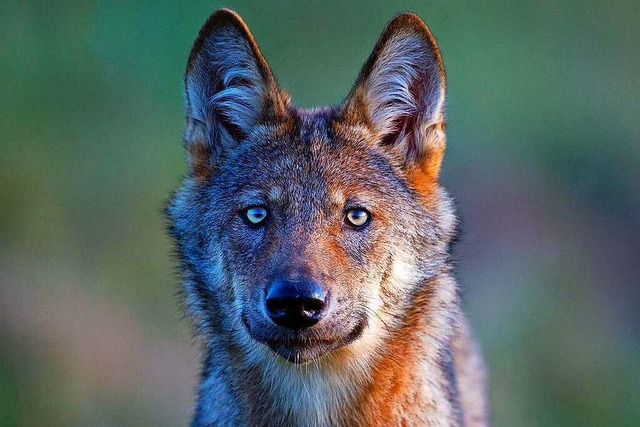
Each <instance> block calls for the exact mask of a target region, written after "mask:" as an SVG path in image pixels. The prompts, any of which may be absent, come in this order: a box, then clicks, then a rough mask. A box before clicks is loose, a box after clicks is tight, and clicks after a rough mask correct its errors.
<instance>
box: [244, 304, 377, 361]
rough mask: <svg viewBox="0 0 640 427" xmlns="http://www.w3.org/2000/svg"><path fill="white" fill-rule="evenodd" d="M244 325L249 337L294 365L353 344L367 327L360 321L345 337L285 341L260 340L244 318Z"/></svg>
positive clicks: (286, 339) (363, 320) (364, 320)
mask: <svg viewBox="0 0 640 427" xmlns="http://www.w3.org/2000/svg"><path fill="white" fill-rule="evenodd" d="M242 323H243V324H244V327H245V328H246V330H247V332H248V333H249V335H250V336H251V337H252V338H253V339H254V340H256V341H257V342H259V343H261V344H264V345H266V346H267V347H268V348H269V349H270V350H271V351H272V352H273V353H275V354H276V355H278V356H279V357H282V358H283V359H285V360H287V361H288V362H291V363H294V364H303V363H307V362H309V361H311V360H314V359H317V358H318V357H320V356H322V355H324V354H326V353H328V352H330V351H333V350H336V349H338V348H340V347H344V346H345V345H348V344H351V343H352V342H354V341H355V340H357V339H358V338H360V337H361V336H362V334H363V333H364V330H365V328H366V327H367V321H366V319H362V320H360V321H359V322H358V323H357V324H356V326H355V327H354V328H353V329H352V330H351V331H350V332H349V333H348V334H347V335H345V336H344V337H341V338H337V339H335V340H326V339H318V338H306V337H287V338H283V339H273V340H269V339H267V340H260V339H257V338H256V337H255V336H254V335H253V333H252V332H251V328H250V327H249V322H248V321H247V319H246V318H245V316H244V315H243V316H242Z"/></svg>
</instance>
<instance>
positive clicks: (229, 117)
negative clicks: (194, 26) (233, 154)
mask: <svg viewBox="0 0 640 427" xmlns="http://www.w3.org/2000/svg"><path fill="white" fill-rule="evenodd" d="M184 80H185V103H186V116H187V128H186V131H185V145H186V147H187V151H188V154H189V163H190V167H191V171H192V173H193V174H194V175H197V176H204V177H206V176H208V175H210V174H211V172H212V170H213V168H215V166H216V164H218V163H219V161H220V159H221V158H222V157H223V156H224V154H225V152H226V151H227V150H228V149H230V148H232V147H234V146H235V145H237V144H238V143H239V142H240V141H242V140H243V139H244V138H245V137H246V136H247V135H248V134H249V133H250V132H251V130H252V129H253V128H254V126H256V125H257V124H261V123H268V122H270V121H276V120H277V118H278V116H279V115H282V114H283V112H284V111H285V109H286V108H287V104H288V97H287V96H286V94H285V93H284V92H281V91H280V90H279V88H278V85H277V83H276V81H275V78H274V77H273V74H272V73H271V70H270V69H269V66H268V65H267V62H266V61H265V59H264V57H263V56H262V54H261V52H260V49H259V48H258V45H257V43H256V42H255V40H254V39H253V36H252V35H251V32H250V31H249V29H248V28H247V25H246V24H245V23H244V21H243V20H242V18H240V16H239V15H238V14H236V13H235V12H233V11H231V10H229V9H219V10H217V11H216V12H214V13H213V14H212V15H211V16H210V17H209V19H208V20H207V22H205V24H204V25H203V26H202V28H201V29H200V33H199V34H198V38H197V39H196V41H195V42H194V44H193V47H192V49H191V54H190V55H189V61H188V63H187V72H186V75H185V79H184Z"/></svg>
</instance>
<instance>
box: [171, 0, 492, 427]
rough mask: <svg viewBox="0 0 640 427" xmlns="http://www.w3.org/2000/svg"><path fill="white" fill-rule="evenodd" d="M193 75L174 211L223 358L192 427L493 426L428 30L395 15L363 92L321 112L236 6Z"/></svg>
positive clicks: (187, 285) (186, 282)
mask: <svg viewBox="0 0 640 427" xmlns="http://www.w3.org/2000/svg"><path fill="white" fill-rule="evenodd" d="M184 83H185V104H186V130H185V133H184V145H185V148H186V153H187V159H188V161H187V163H188V172H187V174H186V176H185V177H184V180H183V182H182V184H181V186H180V188H179V189H178V190H177V191H176V192H175V193H174V194H173V196H172V198H171V200H170V201H169V203H168V205H167V209H166V211H167V216H168V222H169V230H170V234H171V236H172V237H173V239H174V241H175V245H176V252H177V255H178V259H179V270H180V272H181V280H182V281H183V286H182V287H181V289H182V295H183V296H184V306H185V310H186V313H187V314H188V315H189V317H190V318H191V319H192V320H193V324H194V327H195V331H196V333H197V334H198V336H200V337H201V341H202V346H203V350H204V351H203V368H202V377H201V382H200V385H199V392H198V399H197V404H196V408H195V415H194V417H193V421H192V425H193V426H214V425H215V426H217V425H224V426H226V425H229V426H400V425H404V426H409V425H419V426H462V425H466V426H485V425H488V422H489V421H488V415H487V403H486V386H485V368H484V364H483V360H482V356H481V353H480V351H479V348H478V345H477V344H476V341H475V340H474V338H473V336H472V333H471V330H470V328H469V325H468V323H467V320H466V318H465V316H464V314H463V312H462V310H461V303H460V295H459V290H458V286H457V285H456V282H455V280H454V278H453V275H452V262H451V256H450V249H451V245H452V242H453V240H454V238H455V236H456V231H457V222H456V218H455V214H454V207H453V203H452V200H451V198H450V197H449V196H448V195H447V193H446V192H445V190H444V189H443V187H442V186H441V184H440V182H439V179H438V175H439V171H440V165H441V162H442V158H443V153H444V149H445V88H446V78H445V71H444V66H443V62H442V58H441V54H440V51H439V49H438V46H437V44H436V40H435V39H434V37H433V35H432V34H431V32H430V31H429V29H428V28H427V26H426V25H425V24H424V22H423V21H422V20H421V19H420V18H419V17H418V16H417V15H415V14H412V13H402V14H399V15H398V16H396V17H395V18H393V19H392V20H391V21H390V22H389V23H388V25H387V26H386V28H385V29H384V31H383V33H382V35H381V36H380V38H379V40H378V42H377V44H376V45H375V48H374V49H373V53H372V54H371V55H370V56H369V58H368V59H367V60H366V62H365V64H364V66H363V68H362V71H361V72H360V74H359V76H358V77H357V79H356V82H355V85H354V86H353V88H352V89H351V92H350V93H349V94H348V96H347V97H346V99H345V100H344V101H343V102H342V103H341V104H339V105H334V106H329V107H322V108H313V109H303V108H297V107H295V106H294V105H292V103H291V101H290V97H289V95H288V94H287V93H286V92H285V91H284V90H283V89H281V88H280V86H279V85H278V83H277V81H276V79H275V77H274V75H273V73H272V72H271V69H270V68H269V65H268V64H267V62H266V61H265V58H264V56H263V55H262V54H261V52H260V49H259V48H258V45H257V43H256V41H255V40H254V38H253V36H252V34H251V32H250V31H249V29H248V27H247V25H246V24H245V23H244V21H243V20H242V19H241V18H240V16H239V15H237V14H236V13H235V12H233V11H231V10H227V9H221V10H218V11H216V12H214V13H213V14H212V15H211V16H210V17H209V19H208V20H207V21H206V22H205V24H204V26H203V27H202V29H201V30H200V32H199V35H198V37H197V39H196V40H195V43H194V44H193V47H192V49H191V53H190V55H189V59H188V63H187V69H186V76H185V79H184Z"/></svg>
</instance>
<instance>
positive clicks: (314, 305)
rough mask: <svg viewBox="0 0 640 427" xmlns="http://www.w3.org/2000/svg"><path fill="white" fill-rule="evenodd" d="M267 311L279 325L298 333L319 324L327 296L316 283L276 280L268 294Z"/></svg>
mask: <svg viewBox="0 0 640 427" xmlns="http://www.w3.org/2000/svg"><path fill="white" fill-rule="evenodd" d="M266 302H267V311H268V312H269V316H270V317H271V320H273V322H274V323H275V324H277V325H280V326H282V327H284V328H287V329H292V330H294V331H297V330H299V329H304V328H308V327H310V326H312V325H314V324H316V323H317V322H318V320H320V318H321V317H322V313H323V312H324V309H325V307H326V305H327V296H326V294H325V292H324V289H322V286H320V285H319V284H318V283H316V282H314V281H299V282H292V281H288V280H276V281H274V282H273V283H272V284H271V287H270V288H269V291H268V292H267V300H266Z"/></svg>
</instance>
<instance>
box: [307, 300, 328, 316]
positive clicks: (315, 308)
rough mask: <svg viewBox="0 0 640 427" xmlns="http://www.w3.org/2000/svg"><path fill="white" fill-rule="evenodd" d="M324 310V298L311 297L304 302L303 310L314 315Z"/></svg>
mask: <svg viewBox="0 0 640 427" xmlns="http://www.w3.org/2000/svg"><path fill="white" fill-rule="evenodd" d="M322 310H324V300H320V299H315V298H311V299H308V300H305V301H303V303H302V311H304V312H308V313H310V314H312V315H313V314H316V313H318V312H320V311H322Z"/></svg>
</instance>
